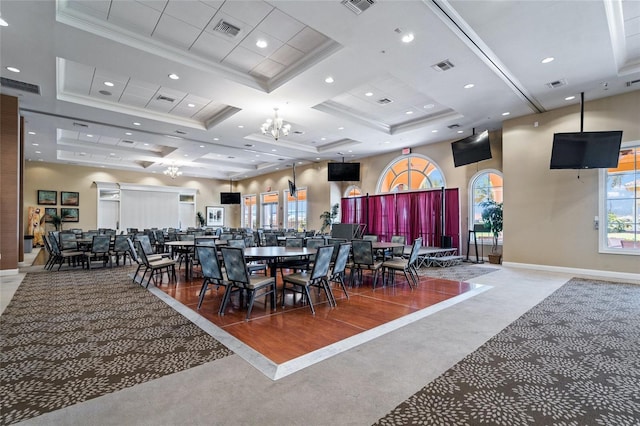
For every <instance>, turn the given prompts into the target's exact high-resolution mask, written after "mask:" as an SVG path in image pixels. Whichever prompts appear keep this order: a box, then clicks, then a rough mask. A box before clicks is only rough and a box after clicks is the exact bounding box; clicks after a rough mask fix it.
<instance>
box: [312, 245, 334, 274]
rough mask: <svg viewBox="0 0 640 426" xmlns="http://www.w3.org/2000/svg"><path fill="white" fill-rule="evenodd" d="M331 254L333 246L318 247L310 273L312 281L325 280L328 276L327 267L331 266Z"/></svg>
mask: <svg viewBox="0 0 640 426" xmlns="http://www.w3.org/2000/svg"><path fill="white" fill-rule="evenodd" d="M332 253H333V246H322V247H318V251H317V252H316V261H315V262H314V263H313V270H312V271H311V279H312V280H317V279H320V278H327V275H329V265H331V254H332Z"/></svg>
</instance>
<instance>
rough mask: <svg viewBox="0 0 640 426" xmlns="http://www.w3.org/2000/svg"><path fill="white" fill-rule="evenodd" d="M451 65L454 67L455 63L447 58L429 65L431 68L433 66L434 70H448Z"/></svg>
mask: <svg viewBox="0 0 640 426" xmlns="http://www.w3.org/2000/svg"><path fill="white" fill-rule="evenodd" d="M453 67H455V65H453V63H452V62H451V61H449V60H448V59H445V60H444V61H442V62H438V63H437V64H433V65H431V68H433V69H434V70H436V71H448V70H450V69H451V68H453Z"/></svg>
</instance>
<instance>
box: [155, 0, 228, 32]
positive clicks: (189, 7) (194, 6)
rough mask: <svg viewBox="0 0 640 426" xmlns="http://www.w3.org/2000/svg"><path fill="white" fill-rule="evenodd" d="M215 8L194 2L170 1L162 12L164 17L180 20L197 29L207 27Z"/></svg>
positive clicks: (191, 0)
mask: <svg viewBox="0 0 640 426" xmlns="http://www.w3.org/2000/svg"><path fill="white" fill-rule="evenodd" d="M216 11H217V8H213V7H211V6H208V5H206V4H205V3H202V2H200V1H194V0H186V1H185V0H170V1H169V3H168V4H167V7H166V8H165V10H164V14H165V15H170V16H172V17H174V18H177V19H180V20H181V21H184V22H186V23H188V24H189V25H191V26H194V27H196V28H199V29H201V30H202V29H204V27H206V26H207V24H208V23H209V21H210V20H211V18H212V17H213V15H215V13H216Z"/></svg>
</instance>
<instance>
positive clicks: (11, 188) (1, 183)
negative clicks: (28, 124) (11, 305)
mask: <svg viewBox="0 0 640 426" xmlns="http://www.w3.org/2000/svg"><path fill="white" fill-rule="evenodd" d="M20 154H21V149H20V115H19V111H18V98H16V97H13V96H7V95H0V256H1V257H0V272H1V271H11V270H17V269H18V262H19V261H20V257H22V256H23V255H22V249H21V248H22V244H23V242H22V238H23V229H22V228H20V222H21V215H20V211H21V205H20V184H21V182H20V176H21V168H22V166H21V160H20Z"/></svg>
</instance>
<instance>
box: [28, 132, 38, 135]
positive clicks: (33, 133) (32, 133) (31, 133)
mask: <svg viewBox="0 0 640 426" xmlns="http://www.w3.org/2000/svg"><path fill="white" fill-rule="evenodd" d="M27 133H29V134H30V135H35V134H36V132H27Z"/></svg>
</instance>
